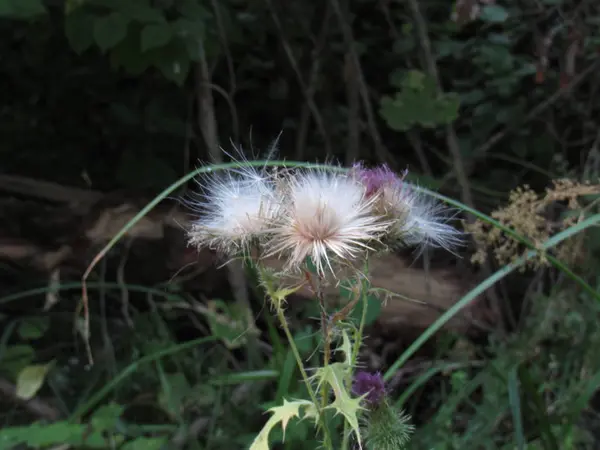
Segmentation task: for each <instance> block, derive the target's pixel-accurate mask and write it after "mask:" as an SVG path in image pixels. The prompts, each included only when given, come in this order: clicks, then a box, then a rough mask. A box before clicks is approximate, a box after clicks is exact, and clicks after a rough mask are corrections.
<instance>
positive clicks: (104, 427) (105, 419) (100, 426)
mask: <svg viewBox="0 0 600 450" xmlns="http://www.w3.org/2000/svg"><path fill="white" fill-rule="evenodd" d="M124 410H125V408H123V407H122V406H121V405H118V404H116V403H109V404H108V405H104V406H101V407H100V408H98V409H97V410H96V412H94V415H93V416H92V420H91V424H92V428H93V429H94V431H108V430H112V429H114V427H115V426H116V425H117V421H118V420H119V417H121V414H123V411H124Z"/></svg>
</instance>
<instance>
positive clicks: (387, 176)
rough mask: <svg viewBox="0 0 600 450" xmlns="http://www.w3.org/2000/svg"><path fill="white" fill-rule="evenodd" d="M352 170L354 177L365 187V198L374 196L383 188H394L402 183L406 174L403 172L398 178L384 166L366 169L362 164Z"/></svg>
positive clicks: (355, 165) (356, 165)
mask: <svg viewBox="0 0 600 450" xmlns="http://www.w3.org/2000/svg"><path fill="white" fill-rule="evenodd" d="M352 169H353V171H354V174H355V175H356V177H357V178H358V179H359V180H360V181H361V183H363V184H364V185H365V187H366V189H367V193H366V194H367V197H370V196H372V195H374V194H376V193H377V192H379V191H380V190H381V189H382V188H383V187H384V186H395V185H398V184H400V183H402V181H403V180H404V177H405V176H406V174H407V172H408V171H404V172H403V173H402V175H401V176H398V175H397V174H396V173H395V172H393V171H392V170H391V169H390V168H389V167H388V166H387V165H385V164H383V165H381V166H379V167H374V168H370V169H367V168H365V167H364V166H363V165H362V163H357V164H354V166H353V167H352Z"/></svg>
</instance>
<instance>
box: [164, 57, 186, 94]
mask: <svg viewBox="0 0 600 450" xmlns="http://www.w3.org/2000/svg"><path fill="white" fill-rule="evenodd" d="M156 65H157V66H158V68H159V70H160V71H161V73H162V74H163V75H164V77H165V78H166V79H168V80H170V81H174V82H175V83H176V84H177V85H179V86H181V85H182V84H183V82H184V81H185V80H186V79H187V76H188V73H189V71H190V59H189V57H188V56H187V55H186V56H185V57H182V58H173V59H165V60H161V61H159V62H158V63H157V64H156Z"/></svg>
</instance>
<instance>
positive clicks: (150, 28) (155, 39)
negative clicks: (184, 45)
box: [141, 22, 173, 52]
mask: <svg viewBox="0 0 600 450" xmlns="http://www.w3.org/2000/svg"><path fill="white" fill-rule="evenodd" d="M172 37H173V30H172V29H171V26H170V25H169V23H167V22H165V23H157V24H150V25H146V26H145V27H144V29H143V30H142V35H141V43H142V44H141V49H142V51H143V52H145V51H147V50H152V49H153V48H157V47H162V46H164V45H166V44H167V43H168V42H169V41H170V40H171V38H172Z"/></svg>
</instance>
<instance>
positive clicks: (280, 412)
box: [250, 399, 317, 450]
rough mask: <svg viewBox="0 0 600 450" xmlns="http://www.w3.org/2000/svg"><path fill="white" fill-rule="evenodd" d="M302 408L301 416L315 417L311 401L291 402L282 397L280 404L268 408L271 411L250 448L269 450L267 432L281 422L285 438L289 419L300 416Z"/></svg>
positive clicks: (314, 408)
mask: <svg viewBox="0 0 600 450" xmlns="http://www.w3.org/2000/svg"><path fill="white" fill-rule="evenodd" d="M301 408H304V409H305V411H304V416H303V417H302V418H307V417H312V418H316V417H317V409H316V407H315V405H313V404H312V402H309V401H308V400H295V401H293V402H288V401H287V400H286V399H283V405H282V406H276V407H274V408H271V409H269V411H270V412H272V413H273V415H272V416H271V417H269V420H268V421H267V423H266V424H265V426H264V427H263V428H262V430H261V431H260V433H258V435H257V436H256V438H255V439H254V442H252V445H251V446H250V450H269V433H270V432H271V430H272V429H273V428H274V427H275V426H276V425H277V424H278V423H279V422H281V428H282V429H283V432H284V438H285V429H286V427H287V425H288V423H289V421H290V420H291V419H293V418H294V417H298V418H300V409H301Z"/></svg>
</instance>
